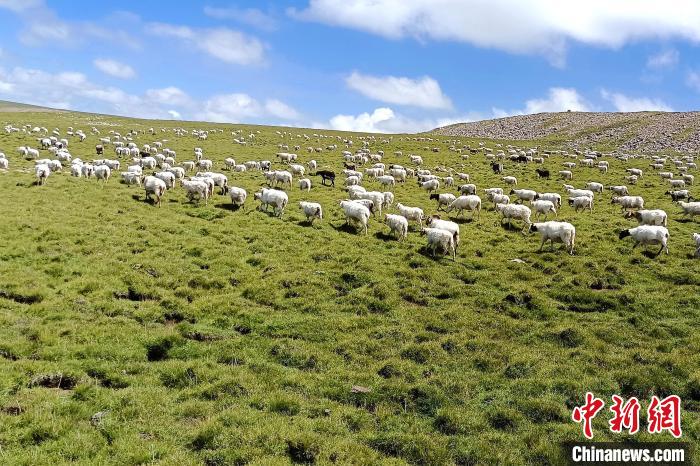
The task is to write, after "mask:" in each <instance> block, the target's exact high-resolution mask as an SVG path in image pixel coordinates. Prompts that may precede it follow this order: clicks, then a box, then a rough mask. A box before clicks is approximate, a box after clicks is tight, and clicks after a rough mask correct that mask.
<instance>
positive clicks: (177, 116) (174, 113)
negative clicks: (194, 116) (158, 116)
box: [168, 110, 182, 120]
mask: <svg viewBox="0 0 700 466" xmlns="http://www.w3.org/2000/svg"><path fill="white" fill-rule="evenodd" d="M168 114H169V115H170V116H171V117H173V120H180V119H182V115H180V112H178V111H177V110H168Z"/></svg>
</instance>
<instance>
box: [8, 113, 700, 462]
mask: <svg viewBox="0 0 700 466" xmlns="http://www.w3.org/2000/svg"><path fill="white" fill-rule="evenodd" d="M0 120H2V121H7V122H12V123H13V124H14V125H15V126H20V125H23V124H25V123H31V124H32V125H40V126H42V125H43V126H46V127H48V128H50V129H53V128H54V127H58V128H59V129H60V130H61V132H62V133H65V131H66V128H67V127H69V126H73V127H75V128H82V129H83V130H84V131H85V132H86V133H89V130H90V128H91V127H92V126H96V127H98V128H99V129H100V131H101V132H102V135H105V134H107V133H108V131H109V130H110V129H114V130H117V131H120V132H121V133H122V134H126V132H127V131H128V130H130V129H136V130H140V131H142V134H140V135H139V137H138V138H137V139H136V142H137V143H138V144H139V145H142V144H144V143H151V142H153V141H154V140H155V139H156V138H158V139H167V140H168V142H167V143H166V146H168V147H170V148H172V149H174V150H176V151H177V154H178V155H177V158H178V160H179V161H183V160H189V159H191V157H192V149H193V147H194V146H201V147H202V148H203V149H204V154H205V157H207V158H211V159H213V160H214V161H215V164H216V167H215V168H216V169H218V170H221V169H222V167H223V160H224V158H226V157H234V158H235V159H236V160H237V161H238V162H244V161H246V160H261V159H274V154H275V152H277V151H278V149H277V144H278V143H280V142H282V139H281V138H280V136H279V135H278V134H277V133H276V131H277V130H280V131H284V129H281V128H270V127H247V126H243V125H215V124H205V123H178V122H149V121H139V120H130V119H125V118H111V117H101V116H93V115H86V114H73V113H54V114H48V113H21V114H18V113H14V114H11V113H6V114H0ZM176 125H182V126H184V127H186V128H187V129H193V128H198V129H209V128H223V129H224V130H225V131H224V133H223V134H212V135H211V136H210V137H209V139H208V140H207V141H203V142H200V141H196V140H195V139H194V138H192V137H191V136H187V137H177V136H176V135H175V134H173V133H172V132H171V131H167V132H165V133H160V132H159V133H158V134H157V135H156V136H155V137H153V136H150V135H146V134H143V132H144V131H145V130H146V129H147V128H149V127H150V126H153V127H156V128H161V127H163V128H168V129H171V128H173V127H175V126H176ZM239 128H242V129H243V130H244V134H248V133H249V132H250V131H260V133H259V134H257V139H256V142H255V143H254V144H252V145H250V146H247V147H244V146H239V145H234V144H233V143H232V142H231V141H232V136H231V134H230V132H231V130H232V129H239ZM289 131H290V132H291V133H292V134H294V135H296V134H302V133H306V134H309V135H311V134H313V133H323V134H338V133H332V132H329V131H314V130H297V129H291V130H289ZM347 136H349V137H352V138H353V139H354V140H355V141H356V143H359V141H358V140H357V137H358V135H347ZM383 138H384V137H382V136H378V137H377V139H376V142H375V143H374V144H373V145H372V148H373V150H379V149H383V150H384V151H385V152H386V154H387V157H386V158H385V162H386V163H402V164H404V165H409V162H408V160H407V158H406V157H405V156H404V157H397V156H393V155H390V154H393V152H394V151H395V150H402V151H403V153H404V154H407V153H416V154H420V155H422V156H423V158H424V159H425V162H426V163H425V165H426V167H435V166H436V165H438V164H444V165H447V166H450V167H454V168H455V169H457V170H458V171H465V172H467V173H469V174H470V175H471V178H472V182H475V183H476V184H477V185H478V187H479V188H480V189H481V188H485V187H490V186H501V185H502V182H501V181H500V179H499V177H498V176H497V175H494V174H493V173H492V172H491V170H490V168H489V166H488V163H486V161H485V160H484V156H483V155H481V154H479V155H474V156H472V157H471V158H470V159H469V160H462V159H461V158H460V157H459V155H457V154H456V153H454V152H449V151H448V150H447V147H448V146H449V145H450V144H448V143H444V142H423V141H414V140H408V139H407V138H405V137H403V136H393V137H392V138H391V140H390V142H389V143H381V140H382V139H383ZM387 138H388V136H387ZM440 139H444V138H442V137H441V138H440ZM96 142H97V137H96V136H90V137H88V139H87V140H86V141H85V142H83V143H79V142H77V141H75V140H71V145H70V151H71V153H72V154H73V156H74V157H80V158H82V159H84V160H85V159H86V160H91V159H92V158H93V157H94V155H93V154H94V146H95V144H96ZM285 142H288V143H289V144H290V146H291V145H294V144H300V145H302V151H300V152H299V154H300V160H301V161H303V162H304V163H305V162H306V161H308V160H309V159H310V158H312V157H311V155H310V154H307V153H306V152H304V150H303V147H305V146H307V145H313V146H324V147H325V146H326V145H328V144H331V143H334V142H336V141H335V140H330V139H320V140H317V138H312V140H311V141H310V142H309V143H305V142H304V141H303V140H302V139H300V138H296V137H294V138H293V139H286V140H285ZM27 143H31V144H34V141H33V140H32V139H31V137H28V136H27V135H23V134H22V133H13V134H11V135H7V134H5V133H4V132H3V133H2V134H1V135H0V150H2V151H4V152H5V153H6V154H7V155H8V158H9V159H10V169H9V171H7V172H2V171H0V192H1V193H2V194H3V200H2V202H0V218H2V222H0V238H2V248H0V371H1V373H2V374H3V377H2V378H0V459H1V460H2V462H3V463H4V464H26V465H30V464H31V465H35V464H50V463H52V464H56V463H67V462H74V463H75V464H85V465H88V464H108V463H114V464H134V465H135V464H144V463H153V464H179V465H186V464H192V465H194V464H202V463H205V464H209V465H223V464H289V463H292V462H301V463H304V462H306V463H311V462H316V463H319V464H328V463H338V464H392V465H398V464H407V463H408V464H556V463H559V462H560V461H561V457H560V456H559V455H560V451H559V448H558V442H559V441H563V440H580V439H581V438H582V437H581V430H580V426H578V425H576V424H574V423H573V422H572V421H571V420H570V414H571V407H573V406H574V405H576V404H580V403H581V402H582V400H583V398H584V396H585V393H586V391H593V392H594V393H596V395H598V396H600V397H602V398H603V399H605V400H606V402H607V403H608V406H609V403H610V396H611V395H612V394H621V395H624V396H632V395H636V396H638V397H640V400H641V401H642V405H643V407H644V409H645V408H646V406H647V403H648V399H649V396H650V395H651V394H652V393H655V394H659V395H665V394H671V393H673V394H678V395H680V396H681V397H682V398H683V429H684V430H683V432H684V440H686V441H690V442H697V440H698V436H699V435H700V419H699V418H698V409H700V404H698V402H699V401H700V370H699V369H698V368H699V367H700V356H699V355H700V332H699V331H698V330H700V269H699V265H698V264H699V262H698V261H697V260H695V259H693V258H692V257H691V255H692V252H693V246H692V241H691V238H690V236H691V233H692V232H693V231H699V230H700V226H699V225H698V223H697V221H696V222H695V223H693V222H690V221H682V220H680V218H681V217H680V214H679V208H678V207H677V206H675V205H673V204H672V203H671V202H670V200H669V199H667V197H666V196H664V195H663V192H664V191H665V190H666V185H665V184H664V183H663V182H662V180H661V179H659V178H658V177H657V176H655V175H653V174H652V173H649V174H648V175H645V176H644V178H642V180H641V181H640V183H639V184H638V185H637V186H636V187H631V191H632V193H634V194H641V195H643V196H644V198H645V200H646V201H647V205H648V207H657V208H663V209H665V210H666V211H667V212H668V213H669V217H670V223H669V230H670V232H671V241H670V250H671V253H670V255H661V256H659V257H656V258H654V257H653V256H652V255H651V254H648V253H645V252H643V250H642V248H637V249H635V250H632V244H631V242H630V241H629V239H627V240H626V241H620V240H618V238H617V234H618V232H619V231H620V230H621V229H624V228H628V227H631V226H633V225H634V224H633V223H632V222H631V221H627V220H624V219H623V218H622V216H621V215H620V213H619V207H618V206H612V205H610V194H609V192H606V193H604V194H602V195H599V196H598V197H597V199H596V205H595V208H594V213H593V214H590V213H583V214H575V213H574V212H573V211H572V210H571V209H570V208H569V207H568V206H566V207H563V209H562V211H561V212H560V215H559V218H560V219H561V220H565V221H571V222H572V223H573V224H574V225H575V226H576V228H577V245H576V253H575V255H573V256H570V255H568V254H566V253H564V252H563V251H561V250H560V249H559V248H558V247H557V249H556V250H554V251H553V252H550V251H549V250H547V249H546V250H545V251H544V252H542V253H538V252H537V249H538V246H539V238H538V237H537V236H535V235H531V236H525V235H522V234H521V233H520V232H519V231H518V229H519V228H518V227H514V228H512V229H508V228H506V227H504V226H501V225H500V224H499V220H498V216H497V215H496V214H495V213H494V212H493V211H492V206H488V209H486V210H485V211H483V212H482V215H481V219H480V220H479V221H468V220H467V221H461V228H462V234H461V236H462V243H461V246H460V250H459V253H458V257H457V261H456V262H452V261H451V260H449V259H447V258H439V259H433V258H431V257H430V256H429V255H428V254H426V253H425V252H424V251H423V245H424V243H425V238H423V237H421V236H420V235H419V234H418V233H417V232H416V227H415V226H413V227H412V231H411V232H410V233H409V237H408V239H407V240H406V241H403V242H397V241H394V240H393V239H391V238H389V237H388V235H387V228H386V227H384V226H383V225H382V224H381V223H380V222H379V221H377V220H372V221H371V222H370V228H369V234H368V235H367V236H364V235H360V234H356V233H355V231H354V230H353V229H352V228H346V227H344V226H343V218H342V216H341V213H340V211H339V208H338V205H337V201H338V200H339V199H342V198H344V197H345V193H344V191H343V190H342V188H341V185H342V179H341V178H342V177H338V180H337V181H338V182H337V183H336V184H337V187H336V188H327V187H323V186H320V179H318V178H314V177H312V179H313V181H314V182H315V183H316V185H315V186H314V188H313V189H312V191H311V192H310V193H302V192H300V191H299V190H298V189H296V184H295V188H294V189H292V190H291V191H289V196H290V204H289V206H288V208H287V210H286V212H285V214H284V216H283V218H282V219H278V218H273V217H270V216H269V215H267V214H265V213H262V212H259V211H257V210H255V207H256V206H257V202H255V201H253V199H252V193H253V192H254V191H255V190H256V189H257V188H259V187H260V186H261V185H262V175H261V174H260V173H259V172H247V173H230V174H228V175H229V183H230V184H231V185H234V186H241V187H243V188H245V189H246V190H248V192H249V199H248V202H247V204H246V206H245V208H244V209H242V210H238V211H234V210H233V209H231V207H230V199H229V198H228V197H227V196H220V195H218V194H217V195H216V196H215V199H213V200H212V201H211V202H209V205H207V206H204V205H199V206H198V205H196V204H192V203H188V202H186V199H185V196H184V193H183V190H182V189H181V188H177V189H175V190H174V191H171V192H168V193H167V194H166V195H165V197H164V200H163V205H162V207H160V208H158V207H154V206H153V205H151V204H150V203H147V202H144V196H143V191H142V190H141V189H139V188H136V187H127V186H125V185H123V184H120V183H119V181H118V177H117V176H115V177H114V178H113V179H111V180H110V181H109V182H108V183H106V184H105V185H102V184H98V183H97V182H95V180H94V179H91V180H86V179H76V178H71V177H70V176H69V173H67V172H68V170H64V173H62V174H54V175H52V176H51V177H49V179H48V181H47V184H46V185H45V186H43V187H37V186H34V185H33V182H34V176H33V172H32V171H31V170H30V168H31V167H32V165H33V163H32V162H28V161H24V160H21V159H20V157H19V156H18V155H17V154H16V151H15V148H16V147H17V146H19V145H24V144H27ZM460 143H461V144H472V145H475V143H476V141H475V140H470V139H467V138H461V139H460ZM358 145H359V144H358ZM427 146H430V147H433V146H437V147H440V152H438V153H433V152H431V151H427V150H425V147H427ZM341 147H342V146H341ZM356 147H357V145H356ZM110 156H112V155H111V154H110ZM313 158H315V159H316V160H318V161H319V165H320V166H321V167H330V168H332V169H334V170H336V171H337V172H339V171H340V170H341V168H342V167H341V161H342V160H341V157H340V155H339V150H338V151H334V152H327V151H324V152H323V153H321V154H314V155H313ZM561 162H562V160H561V159H559V158H554V157H553V158H551V159H549V160H547V162H546V163H545V167H546V168H549V169H550V170H551V171H552V172H556V171H557V170H559V169H560V166H561ZM277 165H278V164H277ZM610 165H611V169H610V171H609V172H608V174H607V175H601V174H599V173H598V171H597V170H588V169H585V168H577V169H576V170H575V173H576V179H575V180H574V183H575V184H576V185H577V186H579V185H582V184H584V183H585V181H589V180H596V181H600V182H602V183H604V184H605V185H610V184H621V182H622V177H623V173H624V168H626V167H629V166H634V167H638V168H642V169H645V170H646V169H647V168H648V167H647V165H648V162H646V161H643V160H637V161H631V162H629V163H627V164H623V163H622V162H620V161H617V160H611V161H610ZM506 172H507V173H508V174H513V175H515V176H517V177H518V179H519V180H520V182H519V186H520V187H530V188H532V189H537V190H538V191H561V183H560V182H558V181H556V180H554V179H552V180H551V181H547V180H539V179H536V178H535V176H534V167H532V166H522V165H515V164H512V163H506ZM368 186H369V187H372V186H375V184H374V183H372V182H370V183H369V184H368ZM441 191H443V190H441ZM453 192H454V190H453ZM395 193H396V199H397V201H399V202H402V203H404V204H407V205H417V206H420V207H422V208H423V209H424V210H425V211H426V213H432V212H434V201H429V200H428V196H427V194H426V193H424V192H422V190H420V189H419V188H418V187H417V185H416V182H415V180H409V181H408V182H407V183H406V184H405V185H400V186H397V187H396V189H395ZM307 199H308V200H314V201H318V202H321V203H322V204H323V207H324V209H325V212H324V214H325V215H324V219H323V221H322V222H319V223H317V224H315V225H314V226H309V225H307V224H306V223H305V222H304V221H303V216H302V214H301V212H300V211H299V209H298V206H297V202H298V201H300V200H307ZM484 205H485V206H487V204H486V203H485V204H484ZM443 215H444V214H443ZM653 249H654V252H655V251H656V249H657V248H656V247H654V248H653ZM513 259H520V260H522V261H523V262H524V263H519V262H513V261H512V260H513ZM357 386H359V387H360V388H359V389H358V388H357ZM353 387H356V388H353ZM606 410H607V406H606ZM642 417H643V418H644V416H642ZM607 419H608V416H607V413H606V414H605V415H603V414H601V415H600V416H598V418H596V421H595V430H596V439H597V440H620V439H623V438H625V436H624V435H613V434H611V433H609V432H608V430H607V428H606V422H607ZM634 438H635V439H639V440H650V439H656V440H671V437H670V435H668V434H664V435H661V436H658V435H657V436H651V435H648V434H639V435H637V436H635V437H634Z"/></svg>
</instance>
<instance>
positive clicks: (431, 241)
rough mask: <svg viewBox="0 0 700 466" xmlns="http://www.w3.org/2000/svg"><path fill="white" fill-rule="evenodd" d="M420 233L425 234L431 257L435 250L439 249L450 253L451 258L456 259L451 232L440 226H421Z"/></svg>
mask: <svg viewBox="0 0 700 466" xmlns="http://www.w3.org/2000/svg"><path fill="white" fill-rule="evenodd" d="M421 234H424V235H426V236H427V238H428V246H427V249H428V251H430V254H431V255H432V256H433V257H435V252H436V250H437V249H440V250H442V251H443V252H444V253H445V254H451V255H452V260H454V261H456V260H457V250H456V248H455V242H454V238H453V236H452V233H450V232H449V231H445V230H442V229H440V228H423V229H421Z"/></svg>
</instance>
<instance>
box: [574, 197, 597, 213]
mask: <svg viewBox="0 0 700 466" xmlns="http://www.w3.org/2000/svg"><path fill="white" fill-rule="evenodd" d="M569 205H570V206H571V207H573V208H574V211H575V212H578V211H579V210H586V209H588V210H590V211H591V212H593V198H592V197H588V196H577V197H572V198H569Z"/></svg>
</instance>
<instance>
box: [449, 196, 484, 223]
mask: <svg viewBox="0 0 700 466" xmlns="http://www.w3.org/2000/svg"><path fill="white" fill-rule="evenodd" d="M455 209H456V210H457V217H459V216H460V214H461V213H462V212H463V211H465V210H471V212H472V219H473V218H474V212H476V216H477V220H478V219H480V218H481V198H480V197H479V196H476V195H474V194H470V195H468V196H459V197H458V198H457V199H455V200H454V201H452V203H451V204H450V205H449V207H448V208H447V212H452V211H453V210H455Z"/></svg>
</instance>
